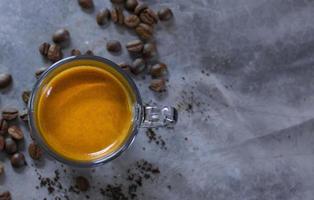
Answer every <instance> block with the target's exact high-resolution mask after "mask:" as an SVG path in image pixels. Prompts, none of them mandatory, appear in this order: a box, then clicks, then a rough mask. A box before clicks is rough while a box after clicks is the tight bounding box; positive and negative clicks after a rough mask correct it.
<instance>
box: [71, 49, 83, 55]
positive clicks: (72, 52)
mask: <svg viewBox="0 0 314 200" xmlns="http://www.w3.org/2000/svg"><path fill="white" fill-rule="evenodd" d="M80 55H81V51H80V50H78V49H72V51H71V56H80Z"/></svg>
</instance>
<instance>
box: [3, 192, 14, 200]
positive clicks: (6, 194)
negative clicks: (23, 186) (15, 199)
mask: <svg viewBox="0 0 314 200" xmlns="http://www.w3.org/2000/svg"><path fill="white" fill-rule="evenodd" d="M0 200H11V193H10V192H9V191H5V192H2V193H0Z"/></svg>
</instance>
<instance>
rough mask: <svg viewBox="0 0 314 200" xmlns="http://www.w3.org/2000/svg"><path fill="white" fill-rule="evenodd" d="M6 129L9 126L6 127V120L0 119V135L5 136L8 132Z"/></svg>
mask: <svg viewBox="0 0 314 200" xmlns="http://www.w3.org/2000/svg"><path fill="white" fill-rule="evenodd" d="M8 128H9V125H8V122H7V120H5V119H3V118H1V119H0V135H4V134H6V133H7V132H8Z"/></svg>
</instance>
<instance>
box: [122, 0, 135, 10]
mask: <svg viewBox="0 0 314 200" xmlns="http://www.w3.org/2000/svg"><path fill="white" fill-rule="evenodd" d="M137 5H138V2H137V0H126V2H125V8H126V9H127V10H128V11H131V12H133V11H134V9H135V8H136V6H137Z"/></svg>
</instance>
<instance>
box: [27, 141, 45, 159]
mask: <svg viewBox="0 0 314 200" xmlns="http://www.w3.org/2000/svg"><path fill="white" fill-rule="evenodd" d="M28 153H29V156H30V157H31V158H32V159H34V160H39V159H40V158H41V157H42V155H43V151H42V149H41V148H40V147H39V146H38V145H37V144H36V143H35V142H32V143H31V144H30V145H29V146H28Z"/></svg>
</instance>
